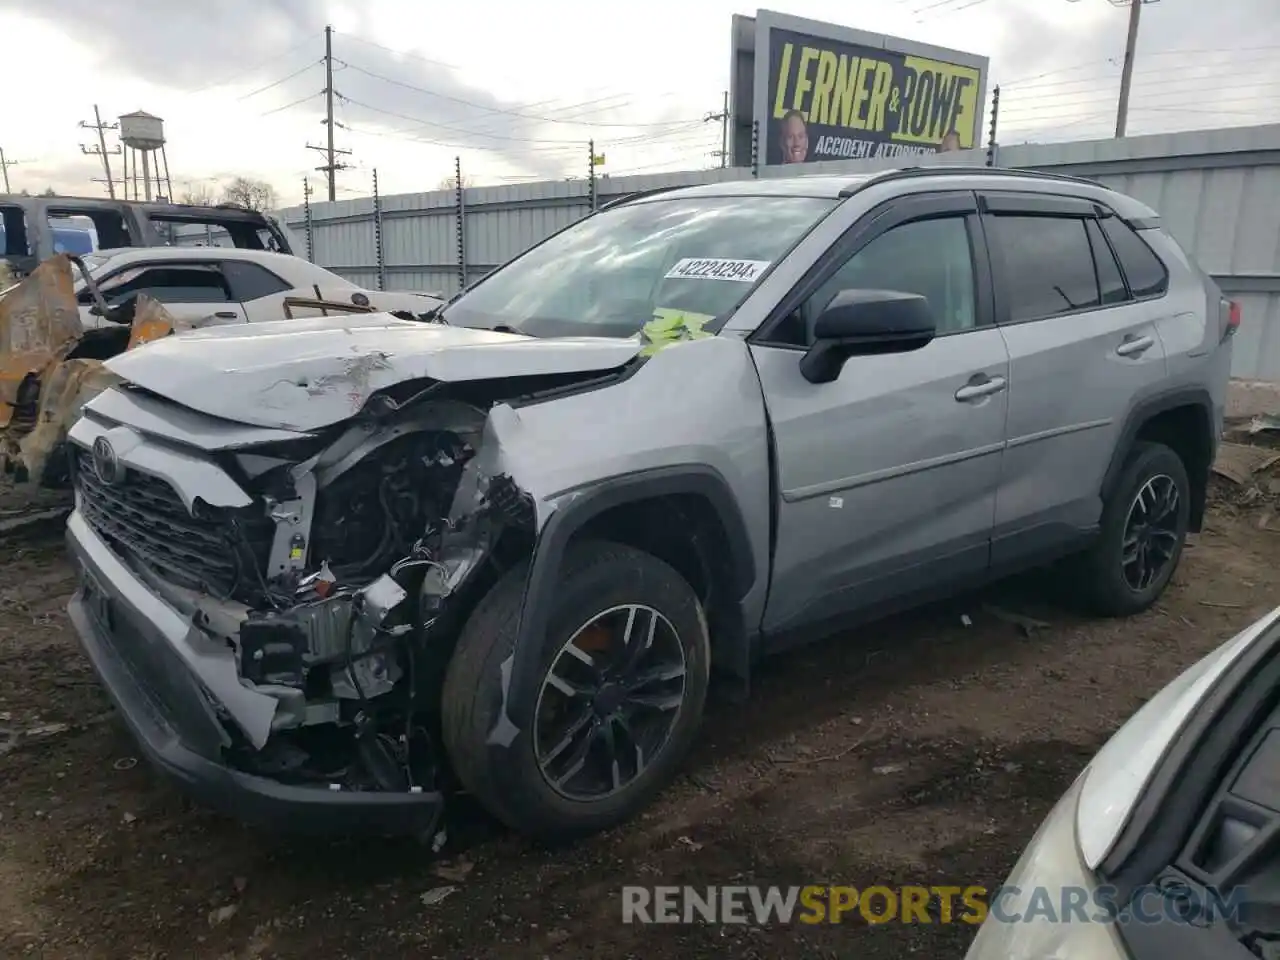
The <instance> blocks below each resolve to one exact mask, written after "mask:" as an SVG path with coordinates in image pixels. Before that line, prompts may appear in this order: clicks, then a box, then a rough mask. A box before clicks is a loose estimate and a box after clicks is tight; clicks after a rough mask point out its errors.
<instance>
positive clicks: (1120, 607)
mask: <svg viewBox="0 0 1280 960" xmlns="http://www.w3.org/2000/svg"><path fill="white" fill-rule="evenodd" d="M1190 518H1191V484H1190V482H1189V481H1188V480H1187V469H1186V467H1185V466H1184V465H1183V463H1182V458H1181V457H1179V456H1178V455H1177V454H1176V453H1175V452H1174V451H1173V450H1171V449H1170V448H1169V447H1166V446H1165V445H1164V444H1161V443H1149V442H1145V441H1144V442H1141V443H1138V444H1136V445H1135V447H1134V449H1133V452H1132V453H1131V454H1130V455H1129V459H1128V460H1127V461H1126V463H1125V467H1124V472H1123V473H1122V474H1121V476H1120V480H1119V482H1118V483H1117V484H1116V488H1115V490H1114V491H1113V493H1112V495H1111V497H1110V498H1109V499H1108V500H1107V502H1106V504H1105V505H1104V506H1103V511H1102V524H1101V529H1100V531H1099V536H1098V540H1097V542H1096V543H1095V544H1094V546H1093V548H1092V549H1091V550H1090V551H1089V552H1088V553H1087V554H1085V555H1084V556H1083V557H1082V558H1081V563H1080V573H1081V585H1082V586H1083V588H1084V595H1085V599H1086V602H1087V604H1088V606H1089V607H1090V609H1091V610H1092V611H1093V612H1094V613H1098V614H1100V615H1103V616H1128V615H1130V614H1134V613H1140V612H1141V611H1143V610H1145V609H1147V608H1148V607H1149V606H1151V604H1153V603H1155V601H1156V600H1157V599H1158V598H1159V597H1160V594H1161V593H1163V592H1164V589H1165V587H1166V586H1167V585H1168V583H1169V580H1170V578H1171V577H1172V576H1173V572H1174V570H1175V569H1177V566H1178V560H1179V559H1180V557H1181V556H1182V546H1183V543H1184V542H1185V541H1186V537H1187V528H1188V526H1189V525H1190Z"/></svg>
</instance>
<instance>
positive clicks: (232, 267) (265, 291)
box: [222, 260, 292, 303]
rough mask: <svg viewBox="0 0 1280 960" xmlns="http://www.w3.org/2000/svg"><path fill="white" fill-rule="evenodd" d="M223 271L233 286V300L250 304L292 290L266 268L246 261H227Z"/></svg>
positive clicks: (223, 265)
mask: <svg viewBox="0 0 1280 960" xmlns="http://www.w3.org/2000/svg"><path fill="white" fill-rule="evenodd" d="M222 271H223V273H225V274H226V275H227V282H228V283H229V284H231V299H232V300H239V301H240V302H242V303H248V302H249V301H250V300H257V299H258V298H259V297H269V296H271V295H272V294H273V293H283V292H284V291H286V290H290V289H292V288H291V287H290V286H289V284H287V283H285V282H284V281H283V280H281V279H280V278H279V277H277V276H276V275H275V274H274V273H272V272H271V271H270V270H268V269H267V268H266V267H261V266H259V265H258V264H256V263H248V262H246V261H244V260H226V261H224V262H223V264H222Z"/></svg>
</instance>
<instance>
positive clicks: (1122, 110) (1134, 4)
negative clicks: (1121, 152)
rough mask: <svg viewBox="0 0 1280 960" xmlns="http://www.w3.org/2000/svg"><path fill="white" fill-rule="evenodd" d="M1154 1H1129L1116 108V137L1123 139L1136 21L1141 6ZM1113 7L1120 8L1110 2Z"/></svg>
mask: <svg viewBox="0 0 1280 960" xmlns="http://www.w3.org/2000/svg"><path fill="white" fill-rule="evenodd" d="M1152 2H1154V0H1129V36H1128V39H1127V40H1126V41H1125V45H1124V70H1123V72H1122V73H1121V74H1120V103H1119V104H1118V105H1117V107H1116V137H1123V136H1124V131H1125V126H1126V124H1127V123H1128V122H1129V88H1130V86H1131V85H1132V83H1133V58H1134V53H1135V52H1136V51H1137V47H1138V21H1139V20H1140V19H1141V18H1142V5H1143V4H1144V3H1152ZM1112 4H1113V5H1115V6H1121V4H1120V3H1117V2H1116V0H1112Z"/></svg>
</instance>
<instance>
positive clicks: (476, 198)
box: [283, 125, 1280, 381]
mask: <svg viewBox="0 0 1280 960" xmlns="http://www.w3.org/2000/svg"><path fill="white" fill-rule="evenodd" d="M986 159H987V154H986V151H985V150H970V151H961V152H957V153H947V154H938V155H935V156H932V157H924V158H920V161H919V162H921V163H928V164H939V165H947V164H961V165H973V164H979V165H980V164H983V163H984V162H985V161H986ZM996 163H997V164H998V165H999V166H1002V167H1022V168H1032V169H1038V170H1046V171H1052V172H1055V173H1065V174H1071V175H1073V176H1082V177H1089V178H1092V179H1095V180H1097V181H1099V182H1101V183H1103V184H1105V185H1106V186H1108V187H1112V188H1114V189H1116V190H1120V191H1122V192H1124V193H1127V194H1130V195H1131V196H1133V197H1136V198H1137V199H1139V200H1141V201H1143V202H1144V203H1147V204H1149V205H1150V206H1152V207H1153V208H1155V209H1156V210H1158V211H1160V213H1161V214H1162V215H1163V217H1164V221H1165V225H1166V226H1167V227H1168V229H1169V230H1170V232H1172V233H1173V235H1174V236H1175V237H1177V239H1178V241H1179V242H1180V243H1181V244H1182V245H1183V246H1184V247H1185V248H1186V249H1187V250H1188V252H1190V253H1192V254H1193V255H1194V256H1195V258H1196V259H1197V260H1198V261H1199V263H1200V265H1201V266H1202V267H1203V268H1204V269H1205V270H1206V272H1208V273H1210V274H1211V275H1213V276H1214V278H1215V279H1216V280H1217V281H1218V283H1219V284H1220V285H1221V286H1222V288H1223V290H1224V291H1225V292H1226V293H1227V294H1228V295H1229V296H1232V297H1234V298H1236V299H1238V300H1240V301H1241V304H1242V307H1243V313H1244V325H1243V327H1242V329H1241V331H1240V334H1239V342H1238V343H1237V345H1236V348H1235V369H1234V370H1233V371H1232V372H1233V374H1234V375H1235V376H1238V377H1245V378H1250V379H1263V380H1272V381H1280V125H1271V126H1265V127H1244V128H1233V129H1225V130H1206V131H1195V132H1189V133H1177V134H1169V135H1159V136H1145V137H1128V138H1125V139H1120V140H1114V139H1111V140H1092V141H1084V142H1077V143H1055V144H1042V145H1037V144H1028V145H1021V146H1011V147H1004V148H1001V149H1000V150H999V152H998V154H997V157H996ZM900 165H901V161H897V162H894V161H892V160H885V161H875V160H863V161H830V162H826V163H812V164H805V165H803V166H801V167H796V166H787V167H763V168H761V169H760V171H759V175H760V176H762V177H770V176H782V175H785V176H794V175H796V174H797V173H859V172H870V171H874V170H877V169H889V168H892V167H894V166H900ZM751 176H752V172H751V170H750V168H732V167H731V168H728V169H717V170H698V171H688V172H682V173H663V174H653V175H645V176H631V177H607V176H606V177H601V178H599V179H597V180H596V181H595V189H596V194H597V203H598V204H601V205H602V204H604V203H607V202H608V201H610V200H613V199H617V198H619V197H623V196H626V195H628V194H631V193H634V192H636V191H639V190H648V189H652V188H655V187H666V186H685V185H693V184H703V183H713V182H719V181H724V180H743V179H749V178H750V177H751ZM590 189H591V184H590V183H589V181H587V180H585V179H578V180H566V181H559V182H547V183H532V184H520V185H514V186H501V187H469V188H467V189H464V190H435V191H431V192H429V193H410V194H399V195H395V196H383V197H378V199H377V204H376V206H377V209H375V201H374V198H373V197H369V198H365V199H357V200H340V201H337V202H335V203H316V204H312V205H311V207H310V218H309V221H310V228H309V229H308V217H307V216H306V211H305V210H304V208H302V207H295V208H290V209H288V210H285V211H284V212H283V213H284V219H285V222H286V223H287V224H288V225H289V227H290V228H291V229H292V230H293V231H295V232H296V233H297V234H298V239H299V240H300V241H303V242H300V243H299V248H300V249H302V250H306V249H307V245H306V242H305V240H304V237H306V236H308V235H309V238H310V250H311V259H312V260H314V261H315V262H316V263H318V264H320V265H322V266H325V267H328V268H329V269H331V270H333V271H334V272H335V273H338V274H341V275H342V276H344V277H346V278H348V279H349V280H351V281H352V282H354V283H359V284H361V285H363V286H369V287H373V288H376V287H378V286H379V283H380V282H381V283H382V284H383V285H385V287H386V288H387V289H392V290H418V291H423V292H434V293H440V294H443V295H446V296H447V295H450V294H452V293H454V292H456V291H457V290H458V289H460V288H461V287H463V286H466V285H467V284H468V283H472V282H474V281H475V280H477V279H478V278H479V277H481V276H483V275H484V274H485V273H487V272H488V271H490V270H492V269H494V268H495V267H497V266H498V265H500V264H502V263H504V262H506V261H507V260H510V259H511V258H512V257H514V256H516V255H517V254H519V253H521V252H522V251H524V250H526V249H528V248H529V247H530V246H532V245H533V244H535V243H537V242H538V241H539V240H542V239H543V238H545V237H547V236H548V235H550V234H551V233H553V232H555V231H556V230H559V229H560V228H562V227H565V226H567V225H569V224H570V223H572V222H574V221H575V220H578V219H580V218H582V217H584V216H586V215H587V214H589V213H590V212H591V200H590Z"/></svg>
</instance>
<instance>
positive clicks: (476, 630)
mask: <svg viewBox="0 0 1280 960" xmlns="http://www.w3.org/2000/svg"><path fill="white" fill-rule="evenodd" d="M527 575H528V564H527V563H525V564H522V565H520V566H519V567H516V568H514V569H512V570H510V571H508V572H507V573H506V574H505V575H504V576H503V577H502V578H501V579H500V580H499V581H498V583H497V584H495V585H494V587H493V589H492V590H490V592H489V593H488V594H487V595H486V596H485V597H484V598H483V599H482V600H481V601H480V603H479V604H478V605H477V607H476V609H475V610H474V611H473V612H472V614H471V616H470V618H469V619H468V621H467V623H466V625H465V627H464V628H463V631H462V634H461V636H460V637H459V639H458V645H457V648H456V650H455V651H454V654H453V657H452V659H451V661H450V663H449V666H448V669H447V671H446V674H445V682H444V691H443V697H442V728H443V738H444V744H445V749H446V750H447V752H448V754H449V758H450V760H451V762H452V764H453V767H454V771H455V773H456V774H457V777H458V779H459V780H460V781H461V783H462V785H463V786H464V787H465V788H466V789H467V790H468V791H469V792H470V793H472V794H474V795H475V797H476V798H477V799H478V800H479V801H480V802H481V803H482V804H483V805H484V806H485V807H486V808H487V809H488V810H489V812H490V813H492V814H493V815H494V816H496V817H497V818H498V819H499V820H502V821H503V822H504V823H506V824H507V825H508V826H509V827H511V828H513V829H514V830H516V831H517V832H519V833H522V834H524V835H526V836H529V837H532V838H535V839H539V840H543V841H553V842H554V841H564V840H570V839H575V838H577V837H581V836H585V835H587V834H591V833H595V832H598V831H600V830H605V829H608V828H610V827H613V826H616V825H617V824H620V823H622V822H624V821H626V820H628V819H630V818H631V817H632V816H633V815H634V814H636V813H637V812H638V811H639V810H641V809H642V808H643V807H645V806H646V805H647V804H648V803H649V802H650V801H651V800H652V799H653V798H654V796H655V795H656V794H657V793H658V792H659V791H661V790H662V789H663V788H664V787H665V786H666V785H667V784H668V783H669V782H670V781H671V779H672V778H673V777H674V776H675V774H676V772H677V771H678V769H679V767H680V765H681V763H682V762H683V761H684V759H685V757H686V756H687V754H688V752H689V750H690V748H691V746H692V744H693V741H694V738H695V736H696V734H697V731H698V727H699V725H700V723H701V719H702V712H703V707H704V704H705V702H706V696H707V686H708V679H709V670H710V659H711V658H710V639H709V637H708V633H707V621H706V617H705V615H704V613H703V610H702V607H701V604H700V603H699V602H698V598H697V596H696V594H695V593H694V591H693V589H692V588H691V587H690V586H689V584H688V583H686V582H685V580H684V579H683V578H681V576H680V575H679V574H678V573H676V571H675V570H673V569H672V568H671V567H670V566H668V565H667V564H666V563H663V562H662V561H661V560H659V559H657V558H656V557H654V556H652V555H650V554H647V553H644V552H642V551H640V550H636V549H634V548H632V547H628V546H624V545H621V544H616V543H610V542H606V541H599V540H592V541H585V542H582V543H578V544H573V545H571V546H570V547H569V549H568V550H567V551H566V554H565V558H564V565H563V572H562V574H561V578H560V582H559V584H558V585H557V587H556V592H555V596H554V599H552V600H551V603H552V608H551V611H550V617H549V618H548V628H547V640H546V643H545V645H544V649H542V650H540V651H539V657H538V669H537V670H535V671H533V674H534V676H533V677H532V678H531V682H532V684H533V685H534V689H533V690H532V691H529V692H530V693H531V694H532V696H531V697H530V702H531V703H532V704H533V706H532V707H531V708H530V709H529V710H528V712H527V714H526V715H524V716H515V717H512V718H511V720H512V721H513V722H514V724H515V726H516V727H517V728H518V733H517V735H516V737H515V739H514V740H513V741H512V743H511V744H510V746H508V747H502V746H497V745H490V744H489V743H488V738H489V734H490V731H491V730H492V729H493V727H494V725H495V723H496V722H497V721H498V717H499V711H500V710H501V708H502V702H503V696H502V686H501V684H502V680H501V676H502V669H501V667H502V664H503V662H504V661H505V660H507V658H508V657H510V656H511V654H512V651H513V649H514V646H515V640H516V631H517V628H518V624H519V620H520V608H521V604H522V600H523V596H524V588H525V580H526V577H527ZM625 604H636V605H642V607H643V608H647V610H652V611H656V612H657V613H658V614H660V615H661V616H660V618H657V619H655V621H654V623H655V624H656V625H657V626H655V629H654V632H653V634H652V639H651V642H650V643H649V644H647V645H644V646H643V650H644V657H645V659H644V661H643V666H644V667H645V669H646V670H648V671H649V672H650V673H651V674H653V673H654V671H655V669H656V668H654V667H652V666H651V664H653V663H659V662H674V660H675V658H676V657H677V654H676V651H677V650H678V651H679V656H682V657H683V670H684V675H683V679H682V681H681V680H678V679H669V678H668V679H663V680H662V681H661V683H660V684H655V685H654V686H649V687H645V689H646V690H650V691H654V694H653V695H651V697H650V698H651V699H654V700H655V701H658V700H661V702H662V703H664V704H665V703H667V702H669V701H673V700H678V702H679V705H678V707H676V708H674V718H673V719H670V720H668V718H667V716H666V714H667V713H668V712H670V711H667V710H662V709H660V708H657V707H651V706H646V707H636V708H635V709H636V711H637V714H638V715H640V718H639V719H638V720H635V726H634V728H633V727H632V726H631V725H630V724H628V725H627V726H625V727H620V726H619V725H618V723H617V722H616V720H611V719H605V720H600V719H599V711H605V712H606V716H607V717H616V716H617V714H610V713H608V712H607V711H608V710H609V709H610V707H609V702H608V701H607V700H606V699H603V698H606V697H608V696H610V695H612V694H607V693H601V694H600V695H598V696H596V697H595V698H594V699H592V698H590V697H586V696H585V695H579V694H575V695H573V696H565V695H564V694H562V693H561V691H560V687H559V686H557V687H548V686H547V685H546V681H547V678H548V674H549V673H550V672H551V670H552V667H553V666H555V667H556V674H555V677H556V678H557V683H563V682H564V681H563V680H562V679H559V678H562V677H563V676H564V675H566V674H568V673H573V683H574V684H577V683H578V681H579V680H580V679H581V678H582V677H585V676H587V674H589V673H591V672H592V670H591V669H590V668H585V666H584V665H583V664H581V662H574V660H575V659H576V658H574V657H572V656H570V655H569V654H567V653H565V645H566V644H567V643H568V642H569V640H570V639H571V638H573V637H574V636H575V635H576V634H578V631H579V630H580V629H582V628H584V625H588V624H590V623H591V622H592V620H593V618H595V617H597V616H598V615H600V614H601V613H602V612H605V611H609V610H611V609H613V608H617V607H620V606H621V605H625ZM647 615H648V614H646V613H642V612H637V613H636V614H635V618H636V619H635V623H636V624H641V623H645V624H647V622H648V621H647V620H642V617H646V616H647ZM625 617H626V611H619V612H617V613H611V614H609V615H608V618H607V619H608V622H609V624H610V625H616V624H620V623H621V622H622V621H623V620H625ZM668 627H669V628H670V629H667V628H668ZM592 629H594V628H592ZM606 632H607V631H606ZM635 632H636V634H637V635H638V634H639V631H635ZM584 635H589V636H591V637H593V638H598V637H599V636H603V634H600V633H598V632H597V633H595V634H591V633H590V632H589V631H587V630H584ZM646 636H648V634H646ZM575 643H576V644H577V643H581V644H584V645H585V644H586V641H585V640H583V639H582V636H579V639H578V640H577V641H575ZM575 649H577V647H576V646H575ZM627 649H639V648H636V647H628V648H627ZM562 656H565V657H569V660H564V661H562V660H561V657H562ZM659 656H662V657H665V658H666V660H665V661H659V660H658V659H657V658H658V657H659ZM597 657H598V659H599V662H600V663H603V662H604V661H605V659H606V657H605V656H604V654H602V653H598V654H597ZM580 668H582V669H586V671H587V672H586V673H582V672H580ZM574 671H579V672H576V673H574ZM674 672H675V670H674V668H672V667H670V666H668V667H667V668H666V669H665V670H663V671H662V673H663V676H664V677H665V674H667V673H674ZM585 686H586V684H584V689H585ZM677 686H679V688H680V690H679V694H678V695H676V694H673V693H671V692H670V691H672V690H674V689H675V688H676V687H677ZM573 689H575V690H576V689H578V688H577V687H576V686H573ZM613 689H614V690H615V691H616V690H617V689H619V688H617V687H614V688H613ZM641 692H642V693H643V691H641ZM657 694H661V697H659V696H657ZM586 702H589V703H594V704H596V708H595V709H596V712H595V713H590V711H588V712H589V713H590V716H591V717H593V718H596V719H594V720H589V721H588V724H590V723H593V722H594V723H596V724H597V726H600V727H601V728H602V727H603V726H608V728H609V730H610V731H611V734H610V735H611V736H613V737H614V738H615V739H614V740H612V741H611V742H613V743H616V744H619V747H618V756H620V757H621V759H620V761H619V765H618V766H617V767H609V765H608V764H605V767H606V768H608V769H609V770H610V774H611V775H610V776H609V780H610V781H612V782H613V783H617V782H618V779H616V778H619V777H620V776H621V774H622V772H623V770H624V769H625V771H626V772H627V773H631V772H633V771H632V769H631V766H630V764H631V763H633V762H634V757H635V756H636V755H638V754H640V755H642V754H643V750H640V751H637V750H634V749H626V746H627V740H626V739H625V737H622V736H621V732H622V730H626V731H627V735H628V736H629V735H630V734H631V733H633V732H637V731H641V730H646V731H647V730H650V729H655V730H656V729H658V727H659V725H660V724H663V723H669V728H668V729H667V732H666V734H665V737H662V736H659V735H658V734H654V737H655V739H653V740H652V741H651V742H650V743H649V747H650V748H651V749H652V750H653V752H652V753H651V754H650V755H649V756H647V757H646V762H645V764H644V765H643V766H640V765H637V766H636V768H635V770H634V772H635V776H634V778H632V779H630V780H629V782H627V783H625V784H623V785H622V786H621V788H614V787H612V786H610V787H609V788H608V789H611V790H612V791H613V792H609V793H608V794H607V795H601V796H585V795H583V794H581V793H578V794H574V793H573V792H572V791H570V790H569V787H568V786H567V784H570V783H575V784H576V783H577V782H579V781H580V780H582V778H584V777H588V776H589V774H591V772H592V771H593V770H595V769H596V767H597V766H599V758H600V757H601V755H602V754H601V753H600V752H599V751H601V750H603V749H604V747H603V746H601V745H599V743H598V744H597V745H596V746H593V747H591V748H590V750H591V752H590V754H589V756H590V757H591V759H592V764H591V765H590V766H589V767H588V768H585V769H584V771H583V772H582V773H580V774H578V775H576V776H575V777H572V778H571V777H566V778H565V782H564V783H563V784H562V785H561V787H559V788H557V787H556V786H555V785H554V784H553V782H552V781H553V779H554V778H552V777H551V776H550V774H549V773H544V766H546V765H547V764H548V763H549V761H548V760H547V759H546V758H547V757H551V756H553V755H555V746H558V745H560V744H562V743H563V742H564V738H562V737H559V736H558V735H556V736H550V737H548V736H547V735H546V731H548V730H551V729H553V728H552V726H551V724H550V720H549V719H548V718H551V719H554V710H555V708H557V707H560V706H564V709H565V710H566V712H567V715H572V716H575V717H580V716H581V715H582V714H581V711H582V709H583V707H584V703H586ZM602 703H603V706H602V705H601V704H602ZM565 704H567V705H565ZM618 709H619V710H621V711H622V712H626V711H628V710H630V709H632V706H631V705H629V704H628V703H625V702H624V704H623V705H622V706H621V707H620V708H618ZM651 714H652V716H651ZM535 719H538V720H539V721H540V722H539V723H537V724H535ZM642 721H643V724H644V725H646V726H643V727H642V725H641V724H642ZM568 726H572V724H569V725H568ZM590 732H591V731H590V730H589V729H588V731H587V733H590ZM593 735H594V734H593ZM583 736H584V737H585V736H586V734H583ZM598 736H599V738H600V740H601V741H603V740H604V739H606V734H605V733H604V732H603V729H601V730H600V732H599V734H598ZM551 741H555V745H554V746H549V743H550V742H551ZM581 742H583V741H580V740H575V741H574V743H575V745H577V744H579V743H581ZM657 743H660V746H655V744H657ZM631 746H632V747H633V748H634V741H633V742H632V744H631ZM540 753H541V754H542V755H543V763H542V764H540V762H539V755H540ZM562 756H563V757H566V759H565V760H564V761H561V760H560V757H562ZM573 756H574V754H573V751H572V750H569V751H566V753H565V754H560V755H556V756H555V762H556V763H561V762H563V763H565V764H568V765H569V766H572V764H571V763H569V761H570V760H572V758H573ZM605 756H607V754H605ZM551 766H554V764H551ZM548 769H550V768H548ZM613 771H618V772H616V773H615V772H613ZM553 772H554V771H553ZM602 776H603V774H602Z"/></svg>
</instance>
